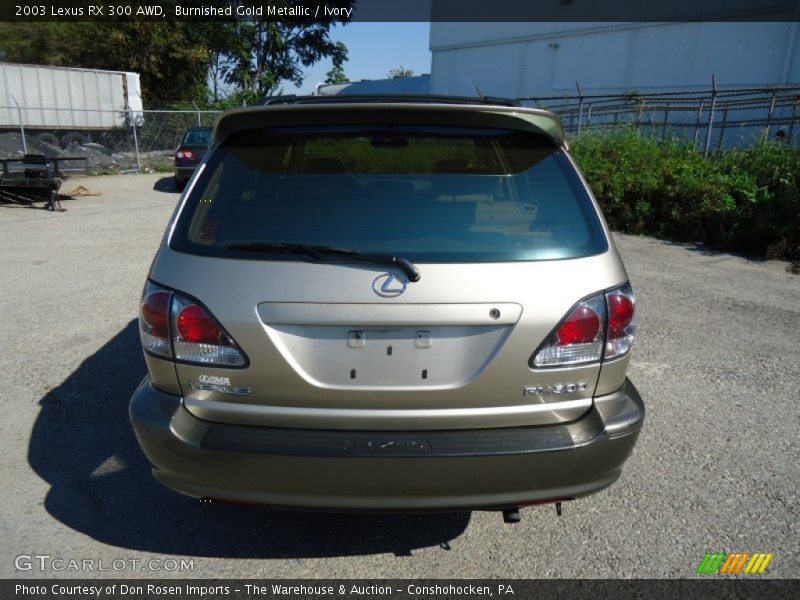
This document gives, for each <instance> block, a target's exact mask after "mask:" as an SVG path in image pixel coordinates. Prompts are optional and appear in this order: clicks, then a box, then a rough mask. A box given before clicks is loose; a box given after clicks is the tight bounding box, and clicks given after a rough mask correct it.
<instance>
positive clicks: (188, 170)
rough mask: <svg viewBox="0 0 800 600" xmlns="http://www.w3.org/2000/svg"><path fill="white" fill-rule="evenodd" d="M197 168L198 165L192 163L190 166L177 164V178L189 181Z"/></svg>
mask: <svg viewBox="0 0 800 600" xmlns="http://www.w3.org/2000/svg"><path fill="white" fill-rule="evenodd" d="M195 169H197V165H190V166H178V165H175V179H180V180H181V181H189V178H190V177H191V176H192V174H193V173H194V172H195Z"/></svg>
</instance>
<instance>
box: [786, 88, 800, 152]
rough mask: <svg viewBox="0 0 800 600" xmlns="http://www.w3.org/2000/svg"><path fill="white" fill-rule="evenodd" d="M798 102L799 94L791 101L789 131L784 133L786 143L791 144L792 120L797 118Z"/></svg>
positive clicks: (799, 99) (799, 100)
mask: <svg viewBox="0 0 800 600" xmlns="http://www.w3.org/2000/svg"><path fill="white" fill-rule="evenodd" d="M798 102H800V96H797V97H796V98H795V99H794V102H792V120H791V121H790V122H789V133H788V134H787V135H786V143H787V144H788V145H789V146H791V145H792V134H793V133H794V122H795V119H796V118H797V103H798Z"/></svg>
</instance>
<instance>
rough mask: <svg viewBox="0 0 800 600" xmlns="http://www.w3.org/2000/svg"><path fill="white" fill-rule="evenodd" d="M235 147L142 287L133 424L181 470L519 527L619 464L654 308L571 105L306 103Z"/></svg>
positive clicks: (280, 110)
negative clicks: (593, 176) (645, 313)
mask: <svg viewBox="0 0 800 600" xmlns="http://www.w3.org/2000/svg"><path fill="white" fill-rule="evenodd" d="M214 140H215V141H214V146H213V147H212V149H211V150H210V151H209V153H208V154H207V155H206V157H205V158H204V160H203V161H202V162H201V164H200V165H199V167H198V168H197V170H196V172H195V174H194V175H193V177H192V179H191V181H190V182H189V185H188V187H187V189H186V192H185V194H184V196H183V198H182V199H181V201H180V202H179V204H178V207H177V209H176V211H175V214H174V216H173V217H172V220H171V222H170V224H169V226H168V228H167V232H166V234H165V236H164V239H163V242H162V244H161V247H160V248H159V250H158V253H157V255H156V257H155V260H154V262H153V265H152V269H151V271H150V275H149V278H148V280H147V282H146V285H145V287H144V293H143V296H142V301H141V313H140V330H141V341H142V345H143V347H144V352H145V356H146V360H147V366H148V370H149V374H148V376H147V377H146V378H145V380H144V381H142V383H141V385H140V386H139V388H138V389H137V390H136V392H135V394H134V396H133V399H132V400H131V404H130V418H131V421H132V423H133V427H134V429H135V431H136V435H137V437H138V440H139V443H140V444H141V446H142V449H143V450H144V452H145V454H146V455H147V457H148V459H149V460H150V462H151V463H152V465H153V474H154V475H155V477H156V478H157V479H158V480H159V481H160V482H162V483H163V484H165V485H166V486H168V487H170V488H172V489H173V490H176V491H178V492H181V493H183V494H187V495H189V496H194V497H198V498H203V499H213V500H223V501H235V502H248V503H250V502H252V503H261V504H265V505H271V506H279V507H295V508H314V509H331V510H354V511H387V512H391V511H405V510H410V511H414V510H419V511H423V510H436V509H438V510H451V509H498V510H504V511H505V514H506V516H507V518H508V519H509V520H514V519H516V518H518V513H517V512H516V511H517V509H518V507H520V506H523V505H529V504H537V503H542V502H561V501H563V500H571V499H574V498H577V497H580V496H584V495H587V494H591V493H593V492H597V491H599V490H601V489H603V488H605V487H606V486H608V485H609V484H611V483H613V482H614V480H616V479H617V478H618V477H619V475H620V472H621V469H622V465H623V463H624V462H625V460H626V458H627V457H628V456H629V455H630V453H631V450H632V449H633V446H634V444H635V442H636V439H637V436H638V433H639V430H640V428H641V425H642V422H643V419H644V407H643V404H642V401H641V399H640V397H639V395H638V394H637V392H636V390H635V389H634V387H633V385H632V384H631V383H630V381H628V379H626V376H625V372H626V368H627V366H628V361H629V356H630V351H631V345H632V343H633V339H634V334H635V331H636V308H635V306H636V301H635V298H634V295H633V291H632V289H631V286H630V284H629V282H628V277H627V275H626V273H625V269H624V267H623V265H622V262H621V261H620V257H619V255H618V254H617V251H616V249H615V248H614V245H613V242H612V239H611V235H610V233H609V230H608V227H607V226H606V224H605V222H604V220H603V217H602V215H601V213H600V210H599V208H598V205H597V202H596V201H595V200H594V198H593V197H592V194H591V192H590V191H589V189H588V187H587V185H586V182H585V181H584V180H583V179H582V178H581V175H580V174H579V173H578V171H577V169H576V167H575V164H574V163H573V162H572V160H571V159H570V157H569V155H568V153H567V150H566V144H565V143H564V132H563V129H562V126H561V123H560V121H559V120H558V118H557V117H555V116H554V115H553V114H551V113H548V112H546V111H542V110H534V109H527V108H522V107H520V106H516V105H514V104H513V103H510V102H509V103H503V102H501V101H496V102H492V101H488V100H486V99H483V100H477V101H469V100H466V99H458V98H442V97H428V98H416V99H414V98H407V99H396V100H392V99H387V98H382V99H381V100H380V101H378V100H376V99H369V98H350V99H346V100H343V99H341V98H338V99H337V97H335V96H334V97H329V98H327V99H325V98H292V97H288V98H286V99H282V100H279V101H278V102H272V103H271V104H268V105H266V106H260V107H255V108H251V109H242V110H235V111H232V112H229V113H226V114H224V115H223V116H222V117H221V118H220V119H219V121H218V123H217V124H216V127H215V130H214ZM557 506H559V507H560V504H559V505H557Z"/></svg>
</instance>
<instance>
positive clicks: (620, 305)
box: [606, 292, 633, 339]
mask: <svg viewBox="0 0 800 600" xmlns="http://www.w3.org/2000/svg"><path fill="white" fill-rule="evenodd" d="M606 297H607V298H608V337H609V338H611V339H616V338H621V337H625V328H626V327H628V325H630V324H631V321H633V302H632V301H631V299H630V298H628V297H627V296H625V295H623V294H622V293H621V292H611V293H609V294H608V295H607V296H606Z"/></svg>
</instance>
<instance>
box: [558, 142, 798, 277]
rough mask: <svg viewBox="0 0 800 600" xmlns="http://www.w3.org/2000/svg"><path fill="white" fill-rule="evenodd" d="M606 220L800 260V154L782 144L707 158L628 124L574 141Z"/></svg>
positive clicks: (618, 225) (663, 234) (628, 229)
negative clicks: (646, 133) (627, 125)
mask: <svg viewBox="0 0 800 600" xmlns="http://www.w3.org/2000/svg"><path fill="white" fill-rule="evenodd" d="M571 148H572V154H573V155H574V157H575V160H576V162H577V163H578V164H579V166H580V167H581V170H582V171H583V173H584V175H585V176H586V179H587V180H588V182H589V185H590V186H591V187H592V190H593V191H594V194H595V196H596V197H597V200H598V202H600V205H601V206H602V207H603V211H604V212H605V215H606V219H607V220H608V223H609V225H610V226H611V227H612V228H613V229H616V230H619V231H623V232H627V233H637V234H647V235H654V236H657V237H660V238H665V239H671V240H678V241H693V242H702V243H705V244H709V245H712V246H716V247H719V248H723V249H727V250H736V251H742V252H746V253H749V254H754V255H757V256H761V257H767V258H778V259H784V260H795V261H796V260H800V151H798V150H795V149H793V148H791V147H789V146H787V145H785V144H783V143H781V142H768V143H760V144H757V145H755V146H753V147H751V148H747V149H735V150H725V151H719V152H716V153H713V154H711V155H710V156H708V157H706V156H703V154H701V153H699V152H696V151H694V150H693V149H692V147H691V145H690V144H687V143H686V142H685V141H681V140H658V139H656V138H654V137H649V136H642V135H640V134H639V133H638V132H637V130H636V129H634V128H633V127H621V128H618V129H615V130H612V131H610V132H605V133H598V132H584V133H582V134H581V135H580V136H578V137H577V138H576V139H575V140H573V141H572V143H571Z"/></svg>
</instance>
